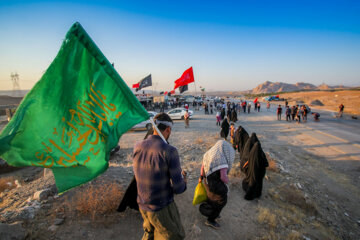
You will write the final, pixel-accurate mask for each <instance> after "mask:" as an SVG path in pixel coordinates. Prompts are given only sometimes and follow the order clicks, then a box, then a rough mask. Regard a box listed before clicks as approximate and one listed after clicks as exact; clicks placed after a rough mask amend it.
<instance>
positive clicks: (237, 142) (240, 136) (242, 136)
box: [233, 126, 249, 156]
mask: <svg viewBox="0 0 360 240" xmlns="http://www.w3.org/2000/svg"><path fill="white" fill-rule="evenodd" d="M248 139H249V134H248V133H247V131H246V130H245V129H244V128H243V127H242V126H239V127H238V128H237V129H236V131H235V137H234V142H233V147H234V149H235V150H236V149H237V150H238V152H239V155H240V156H241V155H242V152H243V151H244V147H245V144H246V141H247V140H248Z"/></svg>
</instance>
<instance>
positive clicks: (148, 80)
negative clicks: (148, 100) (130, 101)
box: [136, 74, 152, 91]
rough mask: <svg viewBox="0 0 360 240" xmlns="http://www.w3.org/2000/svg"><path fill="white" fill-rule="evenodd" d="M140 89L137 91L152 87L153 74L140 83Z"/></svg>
mask: <svg viewBox="0 0 360 240" xmlns="http://www.w3.org/2000/svg"><path fill="white" fill-rule="evenodd" d="M138 85H139V86H138V87H137V89H136V91H139V90H141V89H143V88H145V87H150V86H152V79H151V74H149V76H147V77H145V78H143V79H142V80H141V81H140V82H139V83H138Z"/></svg>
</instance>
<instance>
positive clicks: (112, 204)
mask: <svg viewBox="0 0 360 240" xmlns="http://www.w3.org/2000/svg"><path fill="white" fill-rule="evenodd" d="M122 194H123V192H122V188H121V186H120V185H119V184H118V183H115V182H106V181H101V182H96V183H91V184H89V185H88V186H86V187H82V188H80V189H79V191H77V192H76V193H75V194H74V196H72V197H71V199H70V198H68V199H67V200H66V202H65V205H66V206H67V209H68V210H70V212H72V213H75V214H77V215H78V216H91V218H92V219H93V220H94V219H95V218H96V217H97V216H101V215H103V214H106V213H109V212H113V211H115V210H116V208H117V207H118V205H119V200H120V197H121V196H122Z"/></svg>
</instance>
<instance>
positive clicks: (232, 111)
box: [231, 109, 237, 122]
mask: <svg viewBox="0 0 360 240" xmlns="http://www.w3.org/2000/svg"><path fill="white" fill-rule="evenodd" d="M236 121H237V113H236V111H235V109H233V110H231V122H236Z"/></svg>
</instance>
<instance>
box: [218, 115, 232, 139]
mask: <svg viewBox="0 0 360 240" xmlns="http://www.w3.org/2000/svg"><path fill="white" fill-rule="evenodd" d="M229 127H230V125H229V122H228V120H227V119H226V118H225V119H224V120H223V121H222V123H221V132H220V136H221V137H222V138H224V139H225V140H226V138H227V136H228V135H229Z"/></svg>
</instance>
